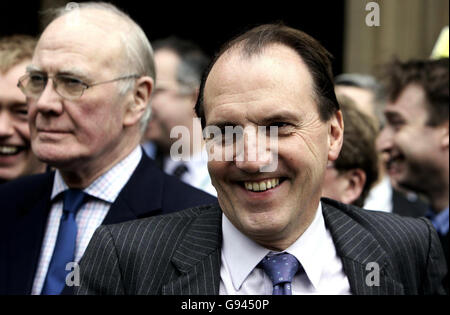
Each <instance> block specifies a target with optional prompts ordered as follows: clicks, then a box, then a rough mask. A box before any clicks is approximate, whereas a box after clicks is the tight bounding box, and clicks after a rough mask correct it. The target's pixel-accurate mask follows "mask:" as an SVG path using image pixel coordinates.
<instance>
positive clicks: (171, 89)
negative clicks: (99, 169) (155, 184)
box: [143, 37, 216, 195]
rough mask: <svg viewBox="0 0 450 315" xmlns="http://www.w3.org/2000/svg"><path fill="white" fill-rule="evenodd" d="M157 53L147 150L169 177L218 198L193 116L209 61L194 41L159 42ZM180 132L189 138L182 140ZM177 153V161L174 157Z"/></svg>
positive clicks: (165, 40)
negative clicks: (178, 129) (172, 153)
mask: <svg viewBox="0 0 450 315" xmlns="http://www.w3.org/2000/svg"><path fill="white" fill-rule="evenodd" d="M153 48H154V50H155V67H156V76H157V78H158V79H157V81H156V86H155V90H154V92H153V97H152V101H151V107H152V114H151V118H150V121H149V123H148V126H147V130H146V132H145V136H144V143H143V147H144V149H145V150H146V152H147V153H148V154H149V156H151V157H153V158H154V159H155V160H156V161H157V163H158V164H159V165H160V167H161V168H162V169H163V170H164V172H166V173H167V174H170V175H174V176H176V177H178V178H180V179H181V180H182V181H183V182H185V183H187V184H189V185H192V186H194V187H196V188H198V189H201V190H204V191H206V192H208V193H210V194H212V195H216V190H215V189H214V187H213V186H212V185H211V179H210V177H209V174H208V169H207V162H208V157H207V154H206V150H205V146H204V142H203V135H202V129H201V125H200V122H199V121H198V119H196V118H195V112H194V105H195V102H196V101H197V96H198V88H199V85H200V80H201V76H202V73H203V71H204V70H205V68H206V67H207V65H208V62H209V58H208V57H207V56H206V54H205V53H204V52H203V51H202V50H201V49H200V48H199V47H198V46H197V45H196V44H194V43H193V42H191V41H188V40H184V39H180V38H177V37H169V38H165V39H160V40H156V41H154V42H153ZM176 128H183V130H182V131H185V133H184V134H183V135H181V133H178V132H177V129H176ZM172 146H174V147H172ZM172 148H173V150H176V151H175V153H176V155H177V156H173V155H171V149H172ZM180 159H181V160H180Z"/></svg>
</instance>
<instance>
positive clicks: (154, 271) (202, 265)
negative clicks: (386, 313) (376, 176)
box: [75, 199, 446, 295]
mask: <svg viewBox="0 0 450 315" xmlns="http://www.w3.org/2000/svg"><path fill="white" fill-rule="evenodd" d="M322 205H323V214H324V218H325V224H326V226H327V228H328V229H329V231H330V233H331V235H332V237H333V241H334V244H335V246H336V250H337V253H338V255H339V256H340V257H341V259H342V262H343V267H344V272H345V274H346V275H347V277H348V279H349V282H350V287H351V291H352V293H353V294H443V293H445V292H444V289H443V286H442V279H443V277H444V275H445V274H446V265H445V260H444V257H443V254H442V249H441V246H440V244H439V240H438V236H437V234H436V231H435V230H434V229H433V228H432V226H431V223H430V222H429V221H428V220H427V219H414V218H401V217H399V216H397V215H394V214H389V213H381V212H373V211H366V210H362V209H360V208H356V207H353V206H347V205H344V204H341V203H338V202H336V201H332V200H329V199H323V200H322ZM221 215H222V212H221V209H220V208H219V207H218V206H217V205H216V206H214V205H213V206H205V207H195V208H192V209H188V210H185V211H181V212H177V213H174V214H171V215H167V216H158V217H154V218H148V219H144V220H138V221H133V222H127V223H124V224H118V225H111V226H102V227H100V228H99V229H98V230H97V231H96V233H95V235H94V237H93V239H92V241H91V243H90V245H89V248H88V249H87V251H86V254H85V256H84V258H83V259H82V261H81V263H80V272H81V285H80V287H77V288H75V293H76V294H108V295H116V294H133V295H134V294H164V295H172V294H175V295H188V294H189V295H191V294H193V295H197V294H208V295H214V294H218V293H219V286H220V266H221V245H222V239H221V238H222V220H221ZM370 262H376V263H378V265H379V267H380V283H379V284H380V285H379V286H368V285H366V277H368V276H369V275H368V273H369V272H370V271H372V269H369V270H366V267H367V264H368V263H370Z"/></svg>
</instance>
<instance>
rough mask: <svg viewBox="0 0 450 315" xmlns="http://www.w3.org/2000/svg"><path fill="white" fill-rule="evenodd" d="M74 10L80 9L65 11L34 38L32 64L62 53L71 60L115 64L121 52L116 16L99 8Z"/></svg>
mask: <svg viewBox="0 0 450 315" xmlns="http://www.w3.org/2000/svg"><path fill="white" fill-rule="evenodd" d="M77 11H80V12H73V13H72V12H71V13H68V14H65V15H63V16H60V17H58V18H56V19H55V20H54V21H52V22H51V23H50V24H49V26H48V27H47V28H46V29H45V31H44V32H43V34H42V36H41V37H40V39H39V41H38V44H37V47H36V50H35V54H34V57H33V64H40V63H42V62H45V61H47V60H52V58H57V56H59V55H63V54H64V55H65V56H69V55H70V56H71V58H69V59H71V61H73V62H74V63H76V62H77V61H81V62H86V63H90V64H91V65H95V64H98V65H101V66H102V67H113V66H114V65H115V64H117V60H118V59H117V58H118V57H120V56H121V54H122V53H123V44H122V39H121V34H122V33H121V32H119V31H117V30H118V28H119V27H120V24H121V21H120V20H119V19H118V17H115V16H113V15H112V14H111V13H108V12H103V11H101V10H91V9H86V10H77ZM115 30H116V31H115ZM119 60H120V58H119ZM105 70H106V69H105Z"/></svg>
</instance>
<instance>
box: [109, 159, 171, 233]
mask: <svg viewBox="0 0 450 315" xmlns="http://www.w3.org/2000/svg"><path fill="white" fill-rule="evenodd" d="M163 189H164V175H163V173H162V172H161V171H160V170H159V169H158V168H157V167H156V166H155V165H154V163H153V162H152V161H151V160H150V159H149V158H148V157H147V156H146V155H145V154H144V153H143V154H142V158H141V161H140V162H139V164H138V166H137V167H136V170H135V171H134V172H133V175H131V177H130V179H129V181H128V182H127V184H126V185H125V186H124V187H123V189H122V191H121V192H120V193H119V195H118V196H117V198H116V200H115V201H114V203H113V204H112V205H111V208H110V209H109V211H108V214H107V216H106V217H105V220H104V221H103V223H102V224H115V223H120V222H124V221H130V220H134V219H138V218H142V217H146V216H149V213H150V212H152V214H153V215H156V214H159V212H161V208H162V194H163Z"/></svg>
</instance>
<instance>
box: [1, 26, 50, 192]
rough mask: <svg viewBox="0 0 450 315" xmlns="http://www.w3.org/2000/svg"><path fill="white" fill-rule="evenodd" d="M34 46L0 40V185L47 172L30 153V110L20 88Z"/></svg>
mask: <svg viewBox="0 0 450 315" xmlns="http://www.w3.org/2000/svg"><path fill="white" fill-rule="evenodd" d="M35 45H36V40H35V39H34V38H32V37H29V36H25V35H15V36H10V37H4V38H0V184H1V183H2V182H6V181H10V180H13V179H16V178H18V177H20V176H24V175H30V174H37V173H42V172H44V171H45V164H44V163H42V162H40V161H39V160H38V159H37V157H36V156H35V155H34V154H33V152H32V151H31V145H30V129H29V127H28V106H27V104H26V99H25V95H23V93H22V92H21V91H20V89H19V88H18V87H17V82H18V81H19V78H20V77H21V76H22V75H24V74H25V68H26V66H27V65H28V64H29V63H30V61H31V57H32V56H33V51H34V47H35Z"/></svg>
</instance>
